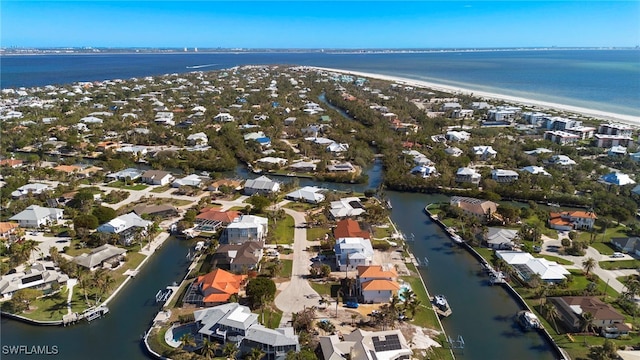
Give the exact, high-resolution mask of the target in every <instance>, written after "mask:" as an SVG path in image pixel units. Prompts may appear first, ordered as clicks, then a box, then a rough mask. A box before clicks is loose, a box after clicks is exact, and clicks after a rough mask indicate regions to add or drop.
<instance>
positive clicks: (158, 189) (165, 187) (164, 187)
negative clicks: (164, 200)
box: [151, 185, 171, 194]
mask: <svg viewBox="0 0 640 360" xmlns="http://www.w3.org/2000/svg"><path fill="white" fill-rule="evenodd" d="M169 189H171V185H163V186H159V187H157V188H154V189H153V190H151V192H152V193H156V194H159V193H163V192H165V191H167V190H169Z"/></svg>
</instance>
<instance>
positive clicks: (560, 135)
mask: <svg viewBox="0 0 640 360" xmlns="http://www.w3.org/2000/svg"><path fill="white" fill-rule="evenodd" d="M544 139H545V140H549V141H551V142H554V143H556V144H560V145H570V144H575V143H576V142H578V140H580V136H579V135H576V134H573V133H570V132H567V131H560V130H554V131H545V132H544Z"/></svg>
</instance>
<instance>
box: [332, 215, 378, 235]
mask: <svg viewBox="0 0 640 360" xmlns="http://www.w3.org/2000/svg"><path fill="white" fill-rule="evenodd" d="M333 237H334V238H335V239H340V238H348V237H360V238H363V239H371V233H369V232H368V231H366V230H362V229H361V228H360V224H359V223H358V222H357V221H355V220H353V219H343V220H340V221H338V223H337V224H336V227H335V228H334V229H333Z"/></svg>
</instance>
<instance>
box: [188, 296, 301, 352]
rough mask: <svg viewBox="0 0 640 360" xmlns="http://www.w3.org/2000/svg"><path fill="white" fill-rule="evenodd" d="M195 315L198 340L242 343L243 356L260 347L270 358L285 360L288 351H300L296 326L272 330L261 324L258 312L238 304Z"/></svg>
mask: <svg viewBox="0 0 640 360" xmlns="http://www.w3.org/2000/svg"><path fill="white" fill-rule="evenodd" d="M193 315H194V317H195V323H196V325H197V326H198V328H199V330H198V335H197V337H196V340H197V341H198V340H202V339H203V338H205V337H206V338H208V339H209V340H217V341H221V342H222V343H223V344H226V343H227V342H231V343H234V344H236V345H237V346H238V349H239V350H240V355H242V354H247V353H249V352H250V351H251V349H253V348H259V349H261V350H262V351H264V352H265V358H266V359H268V360H283V359H284V358H285V357H286V354H287V352H289V351H294V352H297V351H300V344H299V342H298V335H295V334H294V332H293V328H290V327H289V328H278V329H268V328H266V327H264V326H262V325H260V324H259V323H258V315H257V314H254V313H252V312H251V310H250V309H249V308H248V307H246V306H242V305H240V304H238V303H227V304H222V305H218V306H214V307H211V308H207V309H203V310H196V311H195V312H194V313H193Z"/></svg>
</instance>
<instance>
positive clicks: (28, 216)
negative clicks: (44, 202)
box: [9, 205, 64, 228]
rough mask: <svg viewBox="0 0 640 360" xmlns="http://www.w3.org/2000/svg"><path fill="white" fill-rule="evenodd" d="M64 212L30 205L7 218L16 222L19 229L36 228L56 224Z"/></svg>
mask: <svg viewBox="0 0 640 360" xmlns="http://www.w3.org/2000/svg"><path fill="white" fill-rule="evenodd" d="M63 214H64V210H62V209H56V208H46V207H42V206H38V205H30V206H29V207H28V208H26V209H24V210H23V211H21V212H19V213H18V214H16V215H14V216H12V217H10V218H9V220H11V221H17V222H18V224H20V226H21V227H25V228H38V227H41V226H47V225H51V224H56V223H57V222H58V220H61V219H62V216H63Z"/></svg>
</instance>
